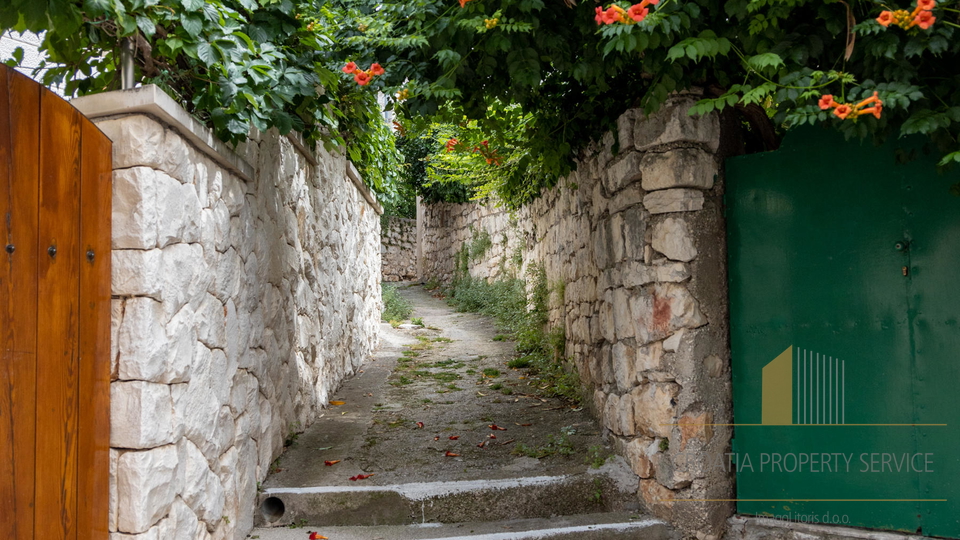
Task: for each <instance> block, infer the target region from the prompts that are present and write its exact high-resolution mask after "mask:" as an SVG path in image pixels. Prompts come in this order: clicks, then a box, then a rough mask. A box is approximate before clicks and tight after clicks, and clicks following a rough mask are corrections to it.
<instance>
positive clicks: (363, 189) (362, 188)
mask: <svg viewBox="0 0 960 540" xmlns="http://www.w3.org/2000/svg"><path fill="white" fill-rule="evenodd" d="M347 177H348V178H350V181H351V182H353V185H354V186H356V187H357V190H358V191H359V192H360V194H361V195H363V198H364V199H366V200H367V202H368V203H370V206H372V207H373V210H374V212H376V213H377V215H378V216H382V215H383V207H382V206H380V203H378V202H377V199H376V198H375V197H374V196H373V193H370V189H368V188H367V186H366V184H364V183H363V179H362V178H360V172H359V171H357V168H356V167H355V166H354V165H353V163H352V162H350V161H349V160H348V161H347Z"/></svg>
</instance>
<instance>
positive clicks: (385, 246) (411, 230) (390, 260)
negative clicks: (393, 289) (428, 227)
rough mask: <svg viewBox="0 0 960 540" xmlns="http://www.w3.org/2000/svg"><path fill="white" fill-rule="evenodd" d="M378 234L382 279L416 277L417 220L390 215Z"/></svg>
mask: <svg viewBox="0 0 960 540" xmlns="http://www.w3.org/2000/svg"><path fill="white" fill-rule="evenodd" d="M384 221H385V223H383V225H382V231H381V236H380V258H381V259H382V260H383V281H411V280H414V279H417V220H415V219H407V218H401V217H394V216H390V217H388V218H386V219H384Z"/></svg>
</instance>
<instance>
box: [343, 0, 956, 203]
mask: <svg viewBox="0 0 960 540" xmlns="http://www.w3.org/2000/svg"><path fill="white" fill-rule="evenodd" d="M340 5H342V6H344V8H345V10H346V11H345V18H344V24H343V26H342V27H341V31H340V32H339V33H338V34H337V40H338V42H339V43H341V44H342V46H343V48H344V50H345V51H346V52H347V55H348V56H349V57H350V58H351V59H364V60H365V61H373V60H376V61H379V62H380V63H382V64H383V65H384V67H385V68H386V70H387V74H386V75H385V76H384V77H383V83H384V87H385V88H388V89H391V90H392V91H393V92H395V95H398V96H399V95H401V94H402V96H403V98H404V99H402V100H400V99H397V100H396V104H397V108H398V109H399V111H400V113H401V116H402V119H401V123H402V122H404V121H405V120H404V119H403V118H405V119H406V121H413V120H416V119H418V118H420V117H423V116H429V117H431V118H434V119H437V118H441V119H442V120H443V121H444V122H446V123H448V124H450V125H452V126H455V127H456V128H458V130H460V131H457V132H451V133H448V134H445V136H446V137H447V138H446V140H442V141H438V142H439V143H440V145H439V146H440V148H438V152H437V159H438V161H439V162H440V163H443V165H444V169H443V174H445V175H447V176H454V177H461V178H463V179H464V180H465V181H467V182H468V183H470V182H472V183H474V185H480V186H481V187H480V189H479V192H480V193H484V190H485V189H486V191H494V192H496V193H497V194H498V195H499V196H500V197H501V199H503V200H504V201H505V202H506V203H507V204H509V205H511V206H516V205H518V204H522V203H523V202H526V201H528V200H529V199H530V198H532V197H534V196H536V194H537V193H539V191H540V189H541V188H542V187H545V186H550V185H552V184H553V183H555V182H556V180H557V178H558V177H560V176H562V175H564V174H566V173H568V172H569V171H570V170H571V169H572V167H573V165H574V159H573V158H574V157H575V155H576V153H577V151H579V150H580V149H583V148H584V147H585V146H587V145H588V144H589V143H590V142H591V141H597V140H599V139H600V138H601V136H602V134H603V133H605V132H607V131H610V130H611V128H612V127H613V126H614V122H615V120H616V118H617V117H619V116H620V115H621V114H622V113H623V112H624V111H625V110H626V109H627V108H630V107H636V106H639V107H642V108H643V110H644V111H645V112H648V113H649V112H652V111H653V110H655V109H656V108H657V107H659V105H660V104H662V103H663V102H664V101H665V100H666V99H667V97H668V96H669V95H670V94H671V93H672V92H675V91H679V90H684V89H691V88H694V89H698V90H700V91H702V93H703V99H702V100H701V101H700V103H699V104H698V105H697V106H696V107H695V108H694V110H693V111H692V112H693V113H694V114H704V113H709V112H712V111H715V110H728V109H729V110H733V111H736V112H737V113H738V114H739V115H740V116H741V117H742V119H743V120H744V121H745V122H746V123H747V124H748V126H749V130H750V131H749V134H748V135H749V138H750V139H751V140H755V141H757V145H758V147H760V148H767V149H771V148H775V147H776V146H777V144H778V140H779V137H780V136H781V135H782V133H783V132H784V131H785V130H787V129H789V128H791V127H794V126H798V125H802V124H815V123H822V124H826V125H828V126H832V127H834V128H835V129H838V130H840V131H841V132H843V133H844V134H845V135H847V136H848V137H868V136H874V137H876V138H884V137H889V136H894V137H896V136H901V135H910V134H922V135H925V136H926V137H927V138H928V140H929V141H930V142H931V143H933V144H934V145H936V146H938V147H939V149H940V151H941V152H942V155H943V156H944V157H943V162H944V163H947V162H950V161H960V152H957V151H956V150H958V149H960V143H958V135H960V106H956V105H954V104H956V103H960V95H958V92H960V84H958V83H960V72H958V66H960V63H958V52H960V45H958V43H957V40H956V39H955V35H954V34H955V32H956V29H957V20H958V17H957V14H958V11H957V9H955V2H951V1H947V2H940V3H937V2H935V1H934V0H920V3H915V2H914V3H911V5H910V6H903V7H900V6H893V5H888V4H886V3H884V2H880V1H860V2H853V1H850V2H847V1H843V0H826V1H822V0H821V1H813V0H776V1H775V0H731V1H724V2H721V1H719V0H692V1H688V0H661V1H660V2H656V3H655V2H650V1H646V2H640V3H637V4H631V3H627V2H613V3H611V4H605V5H603V6H597V5H596V4H595V3H590V2H583V1H578V0H473V1H469V2H463V3H460V2H457V1H456V0H412V1H409V0H376V1H374V0H341V2H340ZM874 92H876V93H877V94H876V95H877V101H876V104H877V105H876V106H875V107H874V108H873V109H874V110H873V111H871V112H870V113H869V114H850V115H847V116H846V117H844V118H841V117H840V116H839V115H837V114H836V111H837V109H836V108H830V109H829V110H827V109H823V108H821V107H820V105H819V102H820V99H821V98H822V97H823V96H824V95H831V96H833V97H834V100H835V102H836V103H838V104H857V103H860V102H862V101H863V100H867V99H870V98H871V97H873V96H874ZM511 107H516V108H517V110H518V111H519V112H518V113H517V114H516V115H512V116H511V115H504V114H503V113H504V111H509V110H511V109H510V108H511ZM840 110H841V112H842V111H844V110H846V109H840ZM875 113H879V114H875ZM517 116H522V117H523V119H524V122H523V124H522V126H523V129H522V133H521V134H520V136H519V137H517V136H516V135H517V134H516V133H514V136H513V137H503V139H505V140H509V141H510V142H511V143H512V147H511V148H500V147H498V148H500V150H499V151H500V155H502V156H503V160H502V162H500V163H489V164H488V163H485V161H486V158H484V162H481V163H479V165H487V166H488V167H487V168H486V169H484V167H477V166H475V165H478V163H477V160H478V156H477V155H476V154H474V153H472V152H471V150H472V149H473V148H474V147H475V146H476V144H475V142H474V139H472V138H471V137H470V136H469V135H465V134H464V133H463V131H467V132H470V131H472V130H474V129H479V130H481V131H482V132H483V139H481V140H489V141H491V144H492V141H494V140H496V139H497V136H498V134H506V133H509V132H511V130H513V131H514V132H516V131H517V126H518V123H517V120H516V118H517ZM455 131H456V130H455ZM450 139H456V140H457V143H455V144H454V149H455V150H457V151H456V152H454V154H455V155H456V157H457V158H458V160H454V159H452V157H453V156H446V157H445V156H444V154H443V152H444V148H443V147H442V145H443V144H445V143H446V142H448V141H449V140H450ZM460 143H462V144H464V145H466V146H465V148H462V149H461V148H460ZM615 149H616V148H615ZM511 157H516V162H515V165H514V166H513V167H509V166H506V165H508V164H509V163H510V158H511ZM454 161H457V162H456V163H453V162H454ZM454 165H456V166H454ZM438 170H440V169H438ZM485 178H486V179H485Z"/></svg>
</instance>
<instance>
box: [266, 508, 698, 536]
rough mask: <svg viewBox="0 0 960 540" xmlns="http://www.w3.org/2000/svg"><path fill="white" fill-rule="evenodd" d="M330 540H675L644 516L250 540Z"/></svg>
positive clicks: (281, 532)
mask: <svg viewBox="0 0 960 540" xmlns="http://www.w3.org/2000/svg"><path fill="white" fill-rule="evenodd" d="M311 531H316V532H317V533H318V534H321V535H323V536H326V537H327V538H330V540H549V539H564V540H572V539H576V540H622V539H633V540H637V539H644V540H678V539H679V535H678V534H677V533H676V531H674V530H673V529H671V528H670V527H669V526H668V525H667V524H666V523H664V522H663V521H660V520H657V519H651V518H648V517H645V516H638V515H635V514H634V515H631V514H624V513H604V514H579V515H574V516H562V517H556V518H552V519H545V518H537V519H518V520H506V521H485V522H470V523H450V524H443V523H420V524H414V525H379V526H366V527H363V526H358V527H322V528H320V527H310V526H305V527H300V528H295V529H291V528H289V527H286V528H266V529H263V528H262V529H255V530H254V531H253V532H252V533H251V535H250V538H251V540H254V539H259V540H304V539H305V538H308V537H309V532H311Z"/></svg>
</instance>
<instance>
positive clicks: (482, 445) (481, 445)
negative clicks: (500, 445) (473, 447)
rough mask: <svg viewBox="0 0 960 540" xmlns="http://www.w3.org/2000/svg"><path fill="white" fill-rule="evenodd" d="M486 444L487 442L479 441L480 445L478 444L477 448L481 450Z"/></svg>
mask: <svg viewBox="0 0 960 540" xmlns="http://www.w3.org/2000/svg"><path fill="white" fill-rule="evenodd" d="M486 444H487V441H480V444H478V445H477V447H479V448H483V447H484V446H486Z"/></svg>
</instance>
